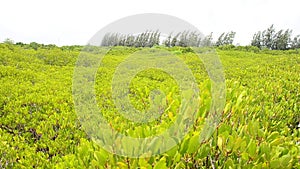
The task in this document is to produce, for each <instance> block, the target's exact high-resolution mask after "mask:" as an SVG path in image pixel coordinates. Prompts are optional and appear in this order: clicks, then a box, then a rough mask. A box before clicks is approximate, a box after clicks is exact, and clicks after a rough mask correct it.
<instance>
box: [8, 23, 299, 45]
mask: <svg viewBox="0 0 300 169" xmlns="http://www.w3.org/2000/svg"><path fill="white" fill-rule="evenodd" d="M212 34H213V33H210V34H209V35H207V36H203V35H202V34H200V33H199V32H197V31H189V30H186V31H183V32H178V33H174V34H173V33H170V34H169V35H168V36H167V37H166V38H165V39H164V40H163V41H161V40H160V38H161V33H160V32H159V30H156V31H145V32H142V33H139V34H137V35H132V34H128V35H124V34H120V33H106V34H105V35H104V37H103V39H102V41H101V44H100V46H128V47H153V46H155V45H160V44H162V45H164V46H166V47H175V46H180V47H189V46H190V47H200V46H216V47H223V48H224V47H226V46H233V42H234V39H235V35H236V32H234V31H230V32H227V33H226V32H223V33H222V34H221V35H220V36H219V37H218V39H217V40H216V41H213V38H212ZM4 43H6V44H16V45H19V46H22V47H25V48H31V49H34V50H37V49H38V48H43V49H53V48H57V46H56V45H53V44H49V45H44V44H38V43H36V42H31V43H29V44H25V43H22V42H17V43H14V41H13V40H11V39H6V40H5V41H4ZM251 46H254V47H258V48H259V49H270V50H288V49H299V48H300V35H297V36H295V37H292V30H290V29H287V30H283V29H281V30H279V31H276V30H275V28H274V25H271V26H270V27H269V28H267V29H266V30H263V31H258V32H257V33H255V34H254V35H253V38H252V40H251ZM82 48H83V46H79V45H73V46H63V47H61V49H62V50H81V49H82Z"/></svg>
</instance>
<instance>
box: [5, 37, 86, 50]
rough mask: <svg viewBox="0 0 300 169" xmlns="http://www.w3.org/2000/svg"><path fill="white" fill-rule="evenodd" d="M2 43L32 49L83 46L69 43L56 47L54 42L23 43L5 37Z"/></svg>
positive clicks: (76, 47)
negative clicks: (46, 43)
mask: <svg viewBox="0 0 300 169" xmlns="http://www.w3.org/2000/svg"><path fill="white" fill-rule="evenodd" d="M3 43H4V44H7V45H17V46H20V47H22V48H25V49H34V50H38V49H55V48H59V49H61V50H70V51H81V50H82V49H83V48H84V46H80V45H71V46H61V47H58V46H56V45H54V44H48V45H45V44H40V43H37V42H31V43H28V44H27V43H23V42H16V43H15V42H14V41H13V40H12V39H5V40H4V41H3Z"/></svg>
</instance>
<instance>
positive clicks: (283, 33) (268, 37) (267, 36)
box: [251, 25, 299, 50]
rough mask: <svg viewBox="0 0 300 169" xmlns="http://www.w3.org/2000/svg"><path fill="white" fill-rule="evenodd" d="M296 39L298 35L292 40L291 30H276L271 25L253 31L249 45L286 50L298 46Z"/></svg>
mask: <svg viewBox="0 0 300 169" xmlns="http://www.w3.org/2000/svg"><path fill="white" fill-rule="evenodd" d="M298 41H299V35H298V36H296V37H295V38H294V39H293V40H292V30H290V29H287V30H283V29H281V30H279V31H278V32H276V30H275V28H274V25H271V26H270V27H269V28H268V29H267V30H264V31H262V32H261V31H259V32H257V33H255V34H254V36H253V39H252V41H251V45H252V46H256V47H258V48H260V49H262V48H267V49H271V50H287V49H295V48H299V42H298Z"/></svg>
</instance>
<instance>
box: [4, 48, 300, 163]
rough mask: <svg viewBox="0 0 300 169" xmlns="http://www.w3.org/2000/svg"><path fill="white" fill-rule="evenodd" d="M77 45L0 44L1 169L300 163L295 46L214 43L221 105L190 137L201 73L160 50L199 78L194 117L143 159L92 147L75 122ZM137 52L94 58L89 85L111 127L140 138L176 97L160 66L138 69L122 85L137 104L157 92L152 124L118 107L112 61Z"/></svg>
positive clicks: (170, 110)
mask: <svg viewBox="0 0 300 169" xmlns="http://www.w3.org/2000/svg"><path fill="white" fill-rule="evenodd" d="M158 48H162V49H163V47H158ZM79 49H80V47H74V48H73V47H62V48H58V47H54V46H53V48H51V49H45V48H40V47H39V48H37V49H36V50H34V49H32V48H27V47H26V45H23V46H22V45H12V44H0V77H1V78H0V83H1V88H0V96H1V97H0V168H212V167H215V168H299V167H300V165H299V160H300V144H299V142H300V131H299V127H298V125H299V122H300V114H299V112H300V109H299V108H300V107H299V103H300V92H299V89H300V84H299V81H300V77H299V73H300V69H299V64H300V57H299V54H298V53H297V51H269V50H265V51H263V50H262V51H258V49H257V48H255V47H230V48H225V47H224V48H219V49H217V52H218V54H219V56H220V58H221V61H222V63H223V66H224V70H225V75H226V86H227V88H226V92H227V96H226V106H225V108H224V111H223V115H222V116H223V120H222V122H221V123H220V124H219V126H218V127H217V130H216V131H215V132H214V133H213V136H212V137H211V138H210V139H209V140H207V141H205V142H202V143H199V142H198V141H199V140H198V138H199V137H198V136H199V135H200V134H201V131H202V129H203V125H204V122H205V117H207V115H208V111H209V106H210V104H211V96H210V89H211V84H210V81H209V79H208V75H207V73H206V71H205V67H204V65H203V64H202V62H201V60H199V59H198V57H197V56H196V55H195V53H194V52H192V51H191V49H190V48H181V47H174V48H166V50H169V51H170V52H171V53H173V54H175V55H177V56H178V57H179V58H180V59H182V61H183V62H184V63H185V64H187V65H188V67H189V68H190V69H191V71H192V72H193V74H194V76H195V78H196V81H197V83H198V84H199V88H200V108H199V112H198V116H197V119H196V122H195V124H194V125H193V127H192V129H191V130H190V132H189V133H188V134H187V135H186V136H185V137H184V139H183V140H182V141H180V142H179V141H176V142H178V145H177V146H175V147H174V148H172V149H171V150H169V151H167V152H165V153H163V154H161V155H156V156H152V157H148V158H127V157H122V156H118V155H115V154H111V153H109V152H107V151H106V150H104V149H103V148H102V147H99V146H98V145H97V144H96V143H94V142H93V141H92V138H89V137H88V136H87V135H86V134H85V133H84V131H83V129H82V127H81V125H80V124H79V122H78V120H77V117H76V113H75V110H74V105H73V100H72V90H71V88H72V75H73V70H74V65H75V61H76V58H77V56H78V54H79V52H78V50H79ZM138 50H140V49H139V48H126V47H117V48H113V49H112V50H111V51H110V52H109V53H108V54H107V55H106V56H105V58H104V59H103V60H102V62H101V65H100V67H99V70H98V72H97V80H96V86H95V90H96V95H97V104H98V106H99V107H100V108H101V109H102V110H104V111H103V113H104V116H105V117H106V118H107V120H108V121H109V122H111V124H112V125H113V127H114V128H115V129H116V130H118V131H119V132H122V133H124V134H126V135H131V136H133V137H134V136H143V137H146V136H150V135H155V134H158V133H160V132H162V131H164V130H165V129H166V128H168V127H169V125H170V124H172V123H173V122H174V120H175V119H176V117H177V110H178V107H179V105H180V102H181V99H180V95H179V90H178V86H177V84H176V83H175V82H174V79H172V78H171V77H170V76H168V75H167V74H166V73H164V72H162V71H158V70H155V69H150V70H145V71H143V72H140V73H139V74H137V76H136V77H135V78H134V79H133V80H132V82H131V84H130V92H131V93H130V100H131V103H132V105H133V106H134V107H136V108H137V109H146V108H147V107H149V106H150V104H151V102H150V100H149V96H150V95H151V92H150V91H151V90H153V89H161V90H162V91H164V93H165V103H166V106H167V109H166V110H165V111H164V112H163V113H162V115H161V117H160V118H159V119H157V120H156V121H153V122H151V123H149V124H141V125H133V122H130V121H126V119H125V118H124V117H122V116H120V115H119V114H118V112H117V110H116V108H115V107H114V103H113V101H112V95H111V88H110V87H111V86H110V84H111V79H112V76H113V73H114V71H115V69H116V67H117V66H118V65H119V64H120V63H122V62H123V61H124V59H126V57H128V55H130V54H131V53H133V52H135V51H138ZM84 52H85V53H86V54H89V55H96V54H98V53H101V49H99V48H97V47H93V46H90V47H88V48H86V50H85V51H84ZM87 64H88V63H87ZM133 129H134V130H133ZM100 130H101V129H100ZM124 146H126V144H124ZM127 146H135V145H127ZM125 148H126V147H125Z"/></svg>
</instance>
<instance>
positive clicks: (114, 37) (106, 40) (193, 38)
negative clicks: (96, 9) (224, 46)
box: [101, 30, 213, 47]
mask: <svg viewBox="0 0 300 169" xmlns="http://www.w3.org/2000/svg"><path fill="white" fill-rule="evenodd" d="M172 34H173V33H170V34H169V36H168V37H167V38H166V39H165V40H164V41H163V42H162V44H163V45H165V46H167V47H174V46H181V47H187V46H195V47H196V46H212V45H213V42H212V34H210V35H208V36H206V37H203V36H202V35H201V34H200V33H197V32H196V31H194V32H190V31H183V32H179V33H177V34H175V35H174V36H173V35H172ZM160 35H161V33H160V32H159V31H158V30H157V31H146V32H143V33H140V34H138V35H136V36H134V35H122V34H119V33H107V34H105V35H104V37H103V39H102V42H101V46H131V47H152V46H154V45H159V44H160Z"/></svg>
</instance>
